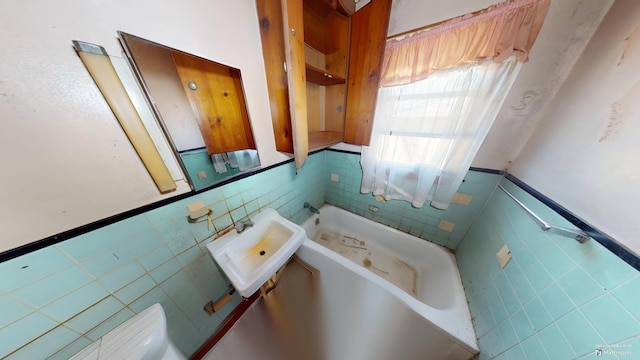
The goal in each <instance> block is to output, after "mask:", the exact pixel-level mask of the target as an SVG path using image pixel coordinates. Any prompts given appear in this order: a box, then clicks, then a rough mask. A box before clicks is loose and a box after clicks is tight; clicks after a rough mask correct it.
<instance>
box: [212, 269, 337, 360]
mask: <svg viewBox="0 0 640 360" xmlns="http://www.w3.org/2000/svg"><path fill="white" fill-rule="evenodd" d="M316 279H317V277H315V278H314V277H313V276H312V274H311V273H310V272H309V271H308V270H307V269H305V268H304V267H303V266H301V265H300V264H299V263H298V262H296V261H290V262H289V264H288V265H287V267H286V269H285V271H284V272H283V274H282V277H281V279H280V281H279V283H278V286H277V287H276V288H275V289H273V290H272V291H271V292H269V293H268V294H267V295H266V296H264V297H261V298H260V299H258V300H257V301H256V302H255V303H254V304H253V305H252V306H251V307H250V308H249V309H248V310H247V311H246V312H245V313H244V315H243V316H242V317H241V318H240V320H238V322H237V323H236V324H235V325H234V326H233V327H232V328H231V329H230V330H229V332H227V334H225V336H224V337H223V338H222V339H221V340H220V341H219V342H218V343H217V344H216V345H215V346H214V347H213V348H212V349H211V350H210V351H209V352H208V353H207V354H206V355H205V356H204V357H203V359H204V360H213V359H224V360H255V359H261V360H294V359H295V360H302V359H309V360H316V359H318V360H319V359H324V358H325V357H324V355H323V353H322V351H323V350H322V341H321V339H320V338H321V336H320V328H319V327H320V326H321V322H320V321H319V320H320V314H319V304H318V302H317V301H318V299H319V298H320V297H319V296H318V294H317V293H318V291H319V285H318V283H317V280H316Z"/></svg>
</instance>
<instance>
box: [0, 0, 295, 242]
mask: <svg viewBox="0 0 640 360" xmlns="http://www.w3.org/2000/svg"><path fill="white" fill-rule="evenodd" d="M0 23H2V27H1V29H0V44H2V51H0V117H1V119H2V120H1V121H0V164H1V166H2V171H1V172H0V204H1V205H0V229H2V237H0V252H2V251H6V250H8V249H11V248H14V247H17V246H20V245H23V244H27V243H30V242H33V241H36V240H39V239H41V238H44V237H47V236H50V235H54V234H56V233H59V232H62V231H64V230H68V229H71V228H75V227H78V226H81V225H83V224H87V223H90V222H93V221H96V220H99V219H103V218H105V217H108V216H111V215H114V214H117V213H121V212H123V211H126V210H129V209H133V208H136V207H139V206H142V205H145V204H149V203H153V202H155V201H157V200H160V199H162V198H164V197H167V196H161V195H160V194H159V193H158V192H157V190H156V187H155V185H154V184H153V182H152V180H151V178H150V177H149V175H148V174H147V173H146V171H145V169H144V167H143V166H142V164H141V162H140V160H139V159H138V157H137V155H136V154H135V152H134V150H133V148H132V147H131V145H130V144H129V142H128V140H127V138H126V137H125V135H124V133H123V131H122V130H121V128H120V126H119V125H118V123H117V121H116V119H115V118H114V116H113V114H112V113H111V111H110V109H109V107H108V106H107V104H106V102H105V101H104V99H103V97H102V95H101V94H100V92H99V91H98V89H97V87H96V86H95V84H94V83H93V81H92V80H91V78H90V76H89V74H88V72H87V71H86V69H85V68H84V66H83V65H82V62H81V61H80V59H79V58H78V56H77V55H76V53H75V52H74V50H73V48H72V45H71V40H74V39H77V40H83V41H87V42H92V43H96V44H100V45H102V46H104V47H105V48H106V49H107V51H108V52H109V53H111V54H114V55H117V54H120V53H121V49H120V46H119V44H118V41H117V35H116V31H117V30H123V31H125V32H129V33H131V34H135V35H138V36H140V37H144V38H148V39H150V40H153V41H156V42H158V43H161V44H165V45H167V46H171V47H174V48H177V49H181V50H184V51H186V52H190V53H193V54H195V55H198V56H201V57H204V58H208V59H211V60H214V61H218V62H221V63H224V64H229V65H232V66H235V67H237V68H239V69H240V70H241V71H242V77H243V80H244V82H245V83H244V86H245V92H246V96H247V104H248V108H249V116H250V118H251V122H252V125H253V127H254V132H255V137H256V143H257V147H258V150H259V151H260V160H261V161H262V164H263V166H268V165H271V164H274V163H277V162H280V161H283V160H286V159H287V158H288V157H287V156H285V155H282V154H280V153H278V152H276V151H275V145H274V140H273V135H272V134H273V131H272V126H271V119H270V116H269V114H270V111H269V102H268V99H267V88H266V81H265V74H264V67H263V65H262V62H261V61H256V59H261V58H262V50H261V44H260V34H259V31H258V20H257V15H256V7H255V1H253V0H238V1H223V0H183V1H167V0H156V1H151V0H140V1H125V0H113V1H107V2H104V1H100V2H96V1H71V0H61V1H45V0H34V1H18V0H8V1H4V2H3V5H2V11H0ZM185 190H186V188H185V187H184V186H183V188H182V189H181V191H185ZM173 195H174V194H169V195H168V196H173Z"/></svg>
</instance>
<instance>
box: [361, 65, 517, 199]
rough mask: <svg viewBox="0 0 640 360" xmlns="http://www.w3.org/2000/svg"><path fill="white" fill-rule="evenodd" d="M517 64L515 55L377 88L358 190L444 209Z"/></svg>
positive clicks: (477, 146)
mask: <svg viewBox="0 0 640 360" xmlns="http://www.w3.org/2000/svg"><path fill="white" fill-rule="evenodd" d="M520 66H521V63H519V62H517V61H516V59H515V57H512V58H510V59H508V60H505V61H503V62H501V63H494V62H492V61H485V62H484V63H482V64H471V65H465V66H460V67H456V68H453V69H448V70H443V71H439V72H436V73H434V74H432V75H431V76H429V77H428V78H426V79H424V80H421V81H418V82H415V83H411V84H407V85H399V86H393V87H387V88H381V89H380V90H379V93H378V104H377V108H376V114H375V122H374V128H373V136H372V140H371V145H370V146H369V147H363V152H362V167H363V182H362V187H361V191H362V192H363V193H367V192H373V193H374V194H375V195H383V196H384V197H385V198H386V199H401V200H407V201H410V202H411V203H412V204H413V206H415V207H421V206H423V204H424V202H425V201H426V200H432V202H431V205H432V206H434V207H437V208H441V209H446V208H447V207H448V205H449V203H450V202H451V199H452V198H453V196H454V195H455V193H456V191H457V189H458V187H459V186H460V184H461V183H462V179H463V178H464V175H465V174H466V171H467V170H468V169H469V166H470V165H471V161H472V160H473V158H474V156H475V154H476V153H477V151H478V148H479V147H480V145H481V143H482V141H483V140H484V138H485V136H486V135H487V133H488V131H489V129H490V127H491V125H492V124H493V121H494V120H495V117H496V115H497V114H498V111H499V110H500V107H501V106H502V103H503V102H504V99H505V97H506V95H507V93H508V92H509V90H510V88H511V85H512V84H513V81H514V79H515V77H516V76H517V74H518V71H519V69H520Z"/></svg>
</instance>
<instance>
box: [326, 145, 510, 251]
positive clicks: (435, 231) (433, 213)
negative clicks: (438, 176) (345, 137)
mask: <svg viewBox="0 0 640 360" xmlns="http://www.w3.org/2000/svg"><path fill="white" fill-rule="evenodd" d="M326 153H327V155H326V156H327V173H328V174H327V176H326V177H325V179H326V199H325V200H326V202H327V203H329V204H331V205H335V206H338V207H341V208H343V209H345V210H348V211H351V212H353V213H356V214H358V215H360V216H364V217H366V218H369V219H371V220H373V221H377V222H379V223H383V224H385V225H388V226H390V227H392V228H395V229H398V230H400V231H404V232H407V233H410V234H411V235H414V236H417V237H420V238H422V239H426V240H429V241H431V242H434V243H436V244H439V245H443V246H446V247H447V248H449V249H451V250H455V249H456V248H457V247H458V244H460V241H461V240H462V238H463V237H464V235H465V234H466V232H467V231H468V230H469V227H470V226H471V224H472V223H473V221H474V220H475V218H476V217H477V216H478V214H479V213H480V211H481V210H482V208H483V207H484V205H485V204H486V202H487V200H488V199H489V197H490V196H491V193H492V192H493V190H494V189H495V187H496V186H497V184H498V182H499V181H500V179H502V175H499V174H492V173H486V172H479V171H469V172H468V173H467V176H466V177H465V179H464V182H463V183H462V185H461V186H460V189H459V190H458V192H459V193H460V194H463V195H464V196H462V197H461V198H462V199H463V201H460V203H452V204H451V205H450V206H449V208H448V209H447V210H438V209H436V208H433V207H431V206H429V205H428V204H425V206H423V207H421V208H419V209H416V208H414V207H412V206H411V204H410V203H408V202H406V201H388V202H385V203H381V202H378V201H376V199H375V198H374V197H373V196H372V195H371V194H361V193H360V183H361V181H362V168H361V167H360V154H349V153H341V152H336V151H327V152H326ZM332 174H335V175H337V176H338V181H337V182H336V181H332V179H331V175H332ZM334 178H335V176H334ZM467 195H470V196H467ZM464 200H467V201H470V202H468V204H464V203H466V202H467V201H464ZM369 206H376V207H378V208H379V209H380V211H378V212H377V213H376V212H372V211H371V210H369Z"/></svg>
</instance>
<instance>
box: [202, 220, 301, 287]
mask: <svg viewBox="0 0 640 360" xmlns="http://www.w3.org/2000/svg"><path fill="white" fill-rule="evenodd" d="M251 220H252V221H253V223H254V225H253V226H252V227H250V228H247V230H245V231H244V232H242V233H241V234H238V233H237V232H236V231H231V232H229V233H228V234H226V235H224V236H222V237H220V238H219V239H216V240H214V241H213V242H211V243H209V244H208V245H207V249H208V250H209V252H210V253H211V255H212V256H213V259H214V260H215V261H216V263H218V265H219V266H220V268H221V269H222V271H224V273H225V274H226V275H227V277H228V278H229V280H231V283H232V284H233V287H234V288H235V289H236V291H238V293H239V294H240V295H242V296H244V297H249V296H251V295H253V293H255V292H256V291H257V290H258V289H259V288H260V286H262V284H264V283H265V282H266V281H267V280H268V279H269V278H270V277H271V276H272V275H273V274H274V273H275V272H276V271H277V270H278V269H279V268H280V267H281V266H282V265H284V264H285V263H286V262H287V260H289V258H290V257H291V256H292V255H293V253H294V252H296V250H298V248H299V247H300V245H302V242H303V241H304V239H305V238H306V233H305V231H304V229H302V228H301V227H300V226H298V225H296V224H294V223H292V222H291V221H289V220H287V219H285V218H283V217H282V216H280V214H278V212H277V211H275V210H273V209H266V210H265V211H263V212H261V213H260V214H258V215H256V216H255V217H253V218H251Z"/></svg>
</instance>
